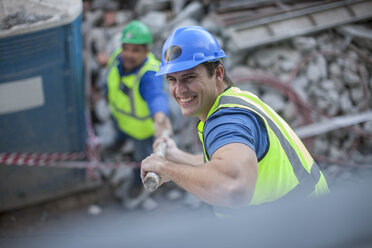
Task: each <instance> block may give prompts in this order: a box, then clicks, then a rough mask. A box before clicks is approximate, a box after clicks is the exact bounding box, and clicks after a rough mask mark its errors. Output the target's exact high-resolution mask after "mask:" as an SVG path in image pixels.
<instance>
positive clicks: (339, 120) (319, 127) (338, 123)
mask: <svg viewBox="0 0 372 248" xmlns="http://www.w3.org/2000/svg"><path fill="white" fill-rule="evenodd" d="M365 121H372V111H369V112H365V113H361V114H358V115H351V116H340V117H334V118H333V119H331V120H328V121H323V122H319V123H314V124H310V125H308V126H304V127H301V128H297V129H296V130H295V132H296V133H297V135H298V136H299V137H300V138H307V137H311V136H315V135H319V134H322V133H325V132H329V131H332V130H336V129H339V128H340V127H347V126H351V125H355V124H358V123H360V122H365Z"/></svg>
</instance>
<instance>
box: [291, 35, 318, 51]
mask: <svg viewBox="0 0 372 248" xmlns="http://www.w3.org/2000/svg"><path fill="white" fill-rule="evenodd" d="M292 44H293V46H294V47H295V48H296V49H297V50H299V51H301V52H303V53H309V52H312V51H314V50H315V49H316V46H317V42H316V40H315V39H314V38H313V37H304V36H300V37H295V38H293V39H292Z"/></svg>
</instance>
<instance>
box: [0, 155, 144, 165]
mask: <svg viewBox="0 0 372 248" xmlns="http://www.w3.org/2000/svg"><path fill="white" fill-rule="evenodd" d="M84 157H85V153H82V152H81V153H0V164H1V165H23V166H45V167H63V168H81V169H88V168H89V169H98V168H118V167H120V166H127V167H128V166H129V167H133V168H135V167H139V163H135V162H126V163H123V162H121V163H114V162H98V161H74V160H80V159H83V158H84Z"/></svg>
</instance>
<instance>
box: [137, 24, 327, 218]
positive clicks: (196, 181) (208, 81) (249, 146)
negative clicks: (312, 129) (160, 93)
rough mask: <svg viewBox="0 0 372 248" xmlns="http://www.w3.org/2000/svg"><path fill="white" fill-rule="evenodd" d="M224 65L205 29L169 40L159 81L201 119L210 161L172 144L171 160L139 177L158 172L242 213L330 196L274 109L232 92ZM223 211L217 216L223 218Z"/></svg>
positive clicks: (153, 164) (156, 161)
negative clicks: (288, 200) (252, 207)
mask: <svg viewBox="0 0 372 248" xmlns="http://www.w3.org/2000/svg"><path fill="white" fill-rule="evenodd" d="M224 57H226V55H225V53H224V51H223V50H222V49H221V48H220V46H219V44H218V43H217V41H216V39H215V38H214V37H213V36H212V35H211V34H210V33H209V32H208V31H207V30H205V29H204V28H202V27H196V26H190V27H181V28H178V29H176V30H175V31H174V32H173V33H172V34H171V35H170V37H169V38H168V39H167V40H166V42H165V44H164V46H163V50H162V58H161V64H160V69H159V72H158V73H157V75H166V78H167V80H168V82H169V91H170V93H171V95H172V96H173V97H174V99H175V100H176V101H177V103H178V104H179V106H180V109H181V111H182V113H183V115H185V116H196V117H198V118H199V120H200V122H199V124H198V127H197V129H198V133H199V137H200V140H201V142H202V145H203V150H204V155H203V154H201V155H193V154H189V153H186V152H184V151H181V150H180V149H179V148H178V147H177V145H176V143H175V142H174V140H172V139H169V138H159V139H157V141H156V142H155V144H154V145H157V144H158V143H159V142H166V143H167V150H166V156H165V158H163V157H160V156H157V155H155V154H152V155H150V156H149V157H147V158H146V159H145V160H143V161H142V166H141V176H142V179H144V178H145V176H146V173H147V172H150V171H152V172H155V173H157V174H158V175H159V176H160V184H162V183H164V182H167V181H173V182H175V183H176V184H178V185H179V186H181V187H182V188H184V189H185V190H187V191H189V192H191V193H192V194H194V195H196V196H198V197H199V198H200V199H201V200H203V201H205V202H207V203H209V204H212V205H213V206H216V207H225V208H228V209H231V208H241V207H246V206H250V205H259V204H262V203H265V202H272V201H276V200H278V199H284V198H289V197H300V198H307V197H309V196H312V195H319V194H322V193H326V192H328V186H327V183H326V181H325V178H324V176H323V174H322V173H321V171H320V170H319V168H318V165H317V164H316V163H315V161H314V160H313V158H312V157H311V156H310V154H309V152H308V151H307V150H306V148H305V146H304V145H303V144H302V142H301V140H300V139H299V138H298V137H297V136H296V134H295V133H294V132H293V131H292V129H291V128H290V127H289V126H288V124H287V123H286V122H285V121H284V120H283V119H282V118H280V117H279V116H278V115H277V114H276V113H275V112H274V111H273V110H272V109H271V108H270V107H269V106H268V105H266V104H265V103H263V102H262V101H261V100H260V99H258V98H257V97H256V96H255V95H253V94H251V93H250V92H246V91H242V90H240V89H239V88H237V87H234V86H233V82H232V81H231V80H230V78H229V77H228V76H227V74H226V71H225V68H224V66H223V65H222V63H221V59H222V58H224ZM220 210H221V208H220V209H219V210H218V211H220Z"/></svg>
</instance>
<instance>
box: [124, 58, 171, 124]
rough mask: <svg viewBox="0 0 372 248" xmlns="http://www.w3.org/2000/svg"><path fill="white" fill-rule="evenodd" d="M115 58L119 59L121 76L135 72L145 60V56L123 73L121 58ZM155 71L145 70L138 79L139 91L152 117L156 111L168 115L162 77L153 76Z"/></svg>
mask: <svg viewBox="0 0 372 248" xmlns="http://www.w3.org/2000/svg"><path fill="white" fill-rule="evenodd" d="M117 59H118V60H119V63H118V65H117V68H118V70H119V73H120V76H121V77H123V76H127V75H130V74H135V73H137V72H138V71H139V70H140V69H141V67H142V66H143V64H144V63H145V62H146V61H147V58H146V59H145V61H144V62H143V63H142V64H141V65H140V66H139V67H137V68H135V69H134V70H132V71H130V72H126V73H124V71H123V66H122V59H121V57H120V56H118V57H117ZM155 73H156V72H155V71H147V72H145V73H144V74H143V76H142V78H141V80H140V85H139V92H140V94H141V96H142V97H143V99H144V100H145V101H146V103H147V106H148V107H149V110H150V114H151V116H152V117H153V116H154V114H155V113H157V112H163V113H164V114H166V115H167V116H168V114H169V113H168V97H167V95H166V94H165V92H164V91H163V79H162V77H157V76H155Z"/></svg>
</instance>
